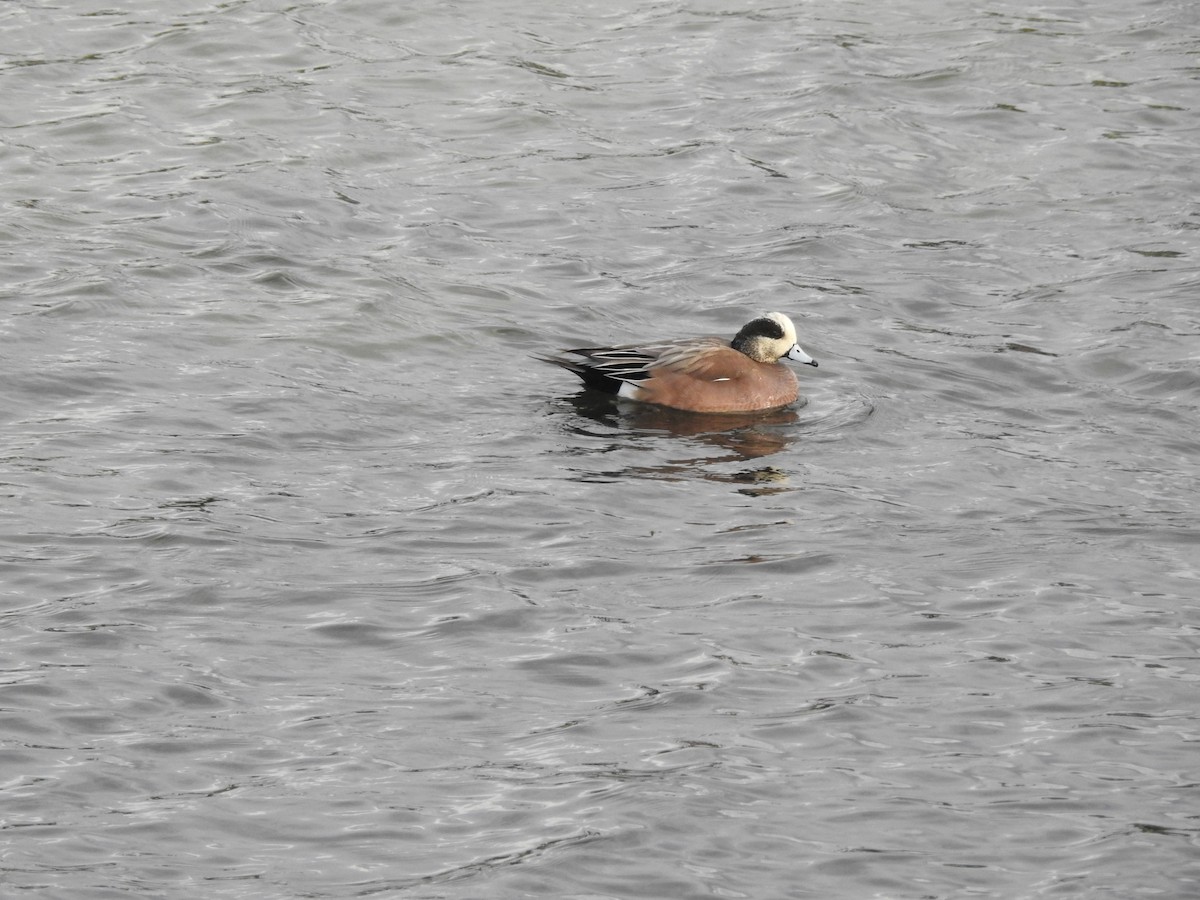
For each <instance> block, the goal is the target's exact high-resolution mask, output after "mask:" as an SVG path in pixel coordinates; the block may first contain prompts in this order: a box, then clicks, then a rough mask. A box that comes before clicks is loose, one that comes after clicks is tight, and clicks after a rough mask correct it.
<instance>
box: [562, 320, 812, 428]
mask: <svg viewBox="0 0 1200 900" xmlns="http://www.w3.org/2000/svg"><path fill="white" fill-rule="evenodd" d="M562 352H563V353H569V354H573V355H574V356H576V357H579V358H578V359H573V358H569V357H565V356H543V357H541V359H543V360H545V361H546V362H550V363H554V364H555V365H557V366H562V367H563V368H564V369H567V370H568V371H570V372H574V373H575V374H576V375H578V376H579V377H580V378H582V379H583V383H584V384H586V385H587V386H588V387H591V388H596V389H597V390H600V391H605V392H607V393H609V394H616V395H617V396H618V397H624V398H626V399H627V400H639V401H641V402H642V403H656V404H658V405H659V406H669V407H671V408H672V409H682V410H687V411H688V412H705V413H732V412H755V411H757V410H764V409H774V408H776V407H779V406H786V405H787V404H789V403H792V402H794V401H795V400H796V398H797V397H799V396H800V384H799V382H798V381H797V380H796V375H795V373H794V372H793V371H792V370H791V369H789V368H788V367H787V366H783V365H780V361H781V360H784V359H791V360H795V361H796V362H801V363H805V364H807V365H810V366H815V365H816V364H817V361H816V360H815V359H813V358H812V357H811V356H809V355H808V354H807V353H805V352H804V351H803V350H801V349H800V345H799V344H797V343H796V326H794V325H793V324H792V320H791V319H789V318H788V317H787V316H785V315H784V314H783V313H778V312H773V313H767V314H765V315H762V316H759V317H758V318H757V319H754V320H753V321H750V322H748V323H746V324H745V325H744V326H742V330H741V331H739V332H738V333H737V335H736V336H735V337H734V339H733V340H732V341H726V340H723V339H722V338H718V337H700V338H684V339H683V340H679V341H665V342H663V343H658V344H629V345H626V346H621V347H590V348H581V349H578V350H564V351H562Z"/></svg>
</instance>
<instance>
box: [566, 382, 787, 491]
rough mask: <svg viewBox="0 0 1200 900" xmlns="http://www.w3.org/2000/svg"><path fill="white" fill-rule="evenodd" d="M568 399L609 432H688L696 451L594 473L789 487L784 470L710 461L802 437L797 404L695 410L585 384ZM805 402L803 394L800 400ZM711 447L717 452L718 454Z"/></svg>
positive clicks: (767, 450)
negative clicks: (722, 469) (719, 468)
mask: <svg viewBox="0 0 1200 900" xmlns="http://www.w3.org/2000/svg"><path fill="white" fill-rule="evenodd" d="M570 402H571V405H572V406H573V407H574V409H575V411H576V412H578V413H579V415H580V416H582V417H583V418H585V419H589V420H590V421H592V422H595V423H597V424H599V425H600V426H602V427H603V429H604V431H605V433H609V432H610V431H611V432H617V433H619V434H621V435H625V436H628V437H631V438H633V439H634V440H637V441H641V440H643V439H646V438H655V437H659V438H661V437H669V438H686V439H688V440H687V441H686V442H683V443H681V445H680V446H681V447H686V448H688V449H690V450H691V451H692V452H691V453H689V455H687V456H686V457H675V458H672V459H670V460H669V461H665V462H660V463H658V464H657V465H654V466H629V467H625V468H623V469H621V470H620V471H619V472H605V473H603V474H602V475H601V473H592V477H596V476H597V475H600V477H605V478H610V477H620V476H628V475H640V476H643V477H658V478H680V477H689V478H695V477H697V476H699V477H701V478H705V479H708V480H712V481H722V482H728V483H733V484H745V485H747V487H746V488H744V489H743V490H744V491H745V492H746V493H752V494H760V493H774V492H776V491H779V490H786V489H787V488H786V486H785V482H786V479H787V476H786V474H785V473H783V472H781V471H780V470H778V469H775V468H773V467H771V466H766V467H762V468H755V469H748V470H745V471H739V472H735V473H718V472H711V471H707V470H706V467H708V466H711V465H713V464H716V463H729V462H738V461H745V462H750V461H754V460H761V459H764V458H765V457H768V456H772V455H774V454H776V453H779V452H780V451H781V450H784V449H786V448H787V447H788V446H790V445H791V444H793V443H794V442H795V441H797V440H798V439H799V435H798V433H797V430H796V429H795V428H794V427H793V426H795V425H796V424H797V423H798V422H799V421H800V416H799V414H798V413H797V411H796V409H795V408H794V407H784V408H782V409H774V410H768V411H766V412H757V413H721V414H706V413H693V412H681V411H679V410H673V409H667V408H666V407H662V406H653V405H650V404H646V403H636V402H632V401H627V400H614V399H613V398H612V397H610V396H608V395H607V394H601V393H599V392H596V391H587V390H585V391H583V392H581V393H579V394H578V395H576V396H575V397H572V398H570ZM803 402H804V401H803V400H801V403H800V405H801V406H802V405H803ZM588 431H589V433H591V434H593V435H594V434H595V432H592V431H591V430H590V429H588ZM628 446H629V443H628V442H627V441H621V442H619V443H617V444H614V445H613V447H612V450H618V449H624V448H627V447H628ZM697 450H698V451H700V452H699V453H697V452H696V451H697ZM713 450H715V451H717V452H716V453H715V454H714V453H713V452H711V451H713ZM705 451H708V452H705Z"/></svg>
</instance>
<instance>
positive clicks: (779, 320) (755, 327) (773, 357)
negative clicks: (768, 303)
mask: <svg viewBox="0 0 1200 900" xmlns="http://www.w3.org/2000/svg"><path fill="white" fill-rule="evenodd" d="M731 345H732V347H733V349H734V350H739V351H741V352H742V353H745V354H746V355H747V356H748V357H750V358H751V359H753V360H755V361H756V362H761V363H773V362H779V361H780V360H782V359H791V360H795V361H796V362H800V363H805V364H806V365H810V366H815V365H816V364H817V361H816V360H815V359H813V358H812V357H811V356H809V355H808V354H807V353H805V352H804V351H803V350H801V349H800V345H799V344H797V343H796V326H795V325H793V324H792V320H791V319H789V318H788V317H787V316H785V315H784V314H783V313H781V312H771V313H766V314H765V315H761V316H759V317H758V318H757V319H754V320H752V321H750V322H747V323H746V324H745V325H743V326H742V330H741V331H739V332H738V333H737V336H736V337H734V339H733V341H732V342H731Z"/></svg>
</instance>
